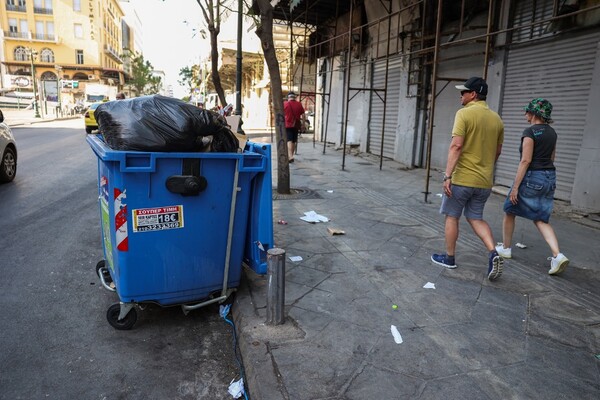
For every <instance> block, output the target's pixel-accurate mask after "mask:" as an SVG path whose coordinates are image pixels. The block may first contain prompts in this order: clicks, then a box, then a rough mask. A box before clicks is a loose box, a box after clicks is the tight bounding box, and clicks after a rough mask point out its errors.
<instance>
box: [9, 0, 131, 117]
mask: <svg viewBox="0 0 600 400" xmlns="http://www.w3.org/2000/svg"><path fill="white" fill-rule="evenodd" d="M1 1H2V3H0V4H1V5H0V23H1V25H2V30H1V31H0V35H2V47H1V48H0V63H1V66H0V75H1V76H2V79H1V81H0V82H1V83H0V84H1V89H2V92H3V93H2V94H3V95H4V96H6V97H19V98H21V99H23V98H29V99H32V98H33V97H34V92H36V97H37V98H38V99H39V100H40V102H41V103H40V104H42V103H44V102H46V103H48V102H52V103H57V105H58V106H60V105H61V104H62V105H71V104H76V103H89V102H93V101H99V100H105V99H114V95H115V94H116V93H117V92H118V91H119V90H122V88H123V85H124V84H125V80H126V79H127V77H128V74H127V72H126V71H125V70H124V63H125V60H123V56H122V55H123V54H124V49H133V40H134V38H133V36H134V35H133V34H134V32H133V29H130V28H129V27H128V25H127V24H126V23H124V19H123V16H124V15H123V14H124V13H123V10H122V8H121V6H120V4H119V1H117V0H64V1H58V0H1ZM33 77H35V81H34V80H33ZM34 83H35V85H34ZM55 106H56V105H55Z"/></svg>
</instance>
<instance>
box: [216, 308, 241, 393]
mask: <svg viewBox="0 0 600 400" xmlns="http://www.w3.org/2000/svg"><path fill="white" fill-rule="evenodd" d="M230 309H231V304H227V305H221V306H220V307H219V314H220V315H221V317H222V318H223V320H225V322H227V323H228V324H229V325H231V331H232V333H233V353H234V355H235V361H236V362H237V364H238V367H239V369H240V375H241V377H242V379H243V382H244V390H243V394H244V398H245V399H246V400H248V394H247V393H246V392H247V391H246V384H245V382H246V373H245V371H244V366H243V365H242V361H241V360H240V357H239V356H238V344H237V335H236V333H235V325H234V324H233V321H232V320H230V319H229V318H227V316H228V315H229V310H230Z"/></svg>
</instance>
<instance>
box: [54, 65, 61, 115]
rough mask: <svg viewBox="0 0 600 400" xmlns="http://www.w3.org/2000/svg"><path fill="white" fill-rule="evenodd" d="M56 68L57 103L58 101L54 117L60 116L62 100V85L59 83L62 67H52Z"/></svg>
mask: <svg viewBox="0 0 600 400" xmlns="http://www.w3.org/2000/svg"><path fill="white" fill-rule="evenodd" d="M54 67H55V68H56V72H57V74H56V97H57V99H56V100H57V101H58V110H57V112H56V116H57V117H58V115H59V114H60V115H61V116H62V104H61V103H62V100H61V97H62V96H61V94H62V85H61V83H60V76H61V75H62V67H61V66H60V65H55V66H54Z"/></svg>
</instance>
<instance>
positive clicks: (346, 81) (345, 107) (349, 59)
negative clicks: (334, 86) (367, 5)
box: [342, 2, 354, 171]
mask: <svg viewBox="0 0 600 400" xmlns="http://www.w3.org/2000/svg"><path fill="white" fill-rule="evenodd" d="M353 5H354V3H352V2H351V3H350V21H349V22H348V26H349V29H348V50H347V54H346V60H347V65H346V68H345V69H344V75H345V76H344V84H345V85H346V89H345V91H344V94H345V95H344V100H345V101H344V103H343V107H342V115H343V117H342V118H343V119H342V145H343V149H344V150H343V151H342V171H343V170H344V168H345V166H346V138H347V132H346V129H347V128H348V105H349V103H350V82H351V79H352V78H351V76H350V72H351V66H352V14H353V13H354V9H353Z"/></svg>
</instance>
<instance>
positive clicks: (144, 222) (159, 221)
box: [133, 205, 183, 232]
mask: <svg viewBox="0 0 600 400" xmlns="http://www.w3.org/2000/svg"><path fill="white" fill-rule="evenodd" d="M178 228H183V206H181V205H180V206H165V207H156V208H139V209H137V210H133V231H134V232H148V231H162V230H165V229H178Z"/></svg>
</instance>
